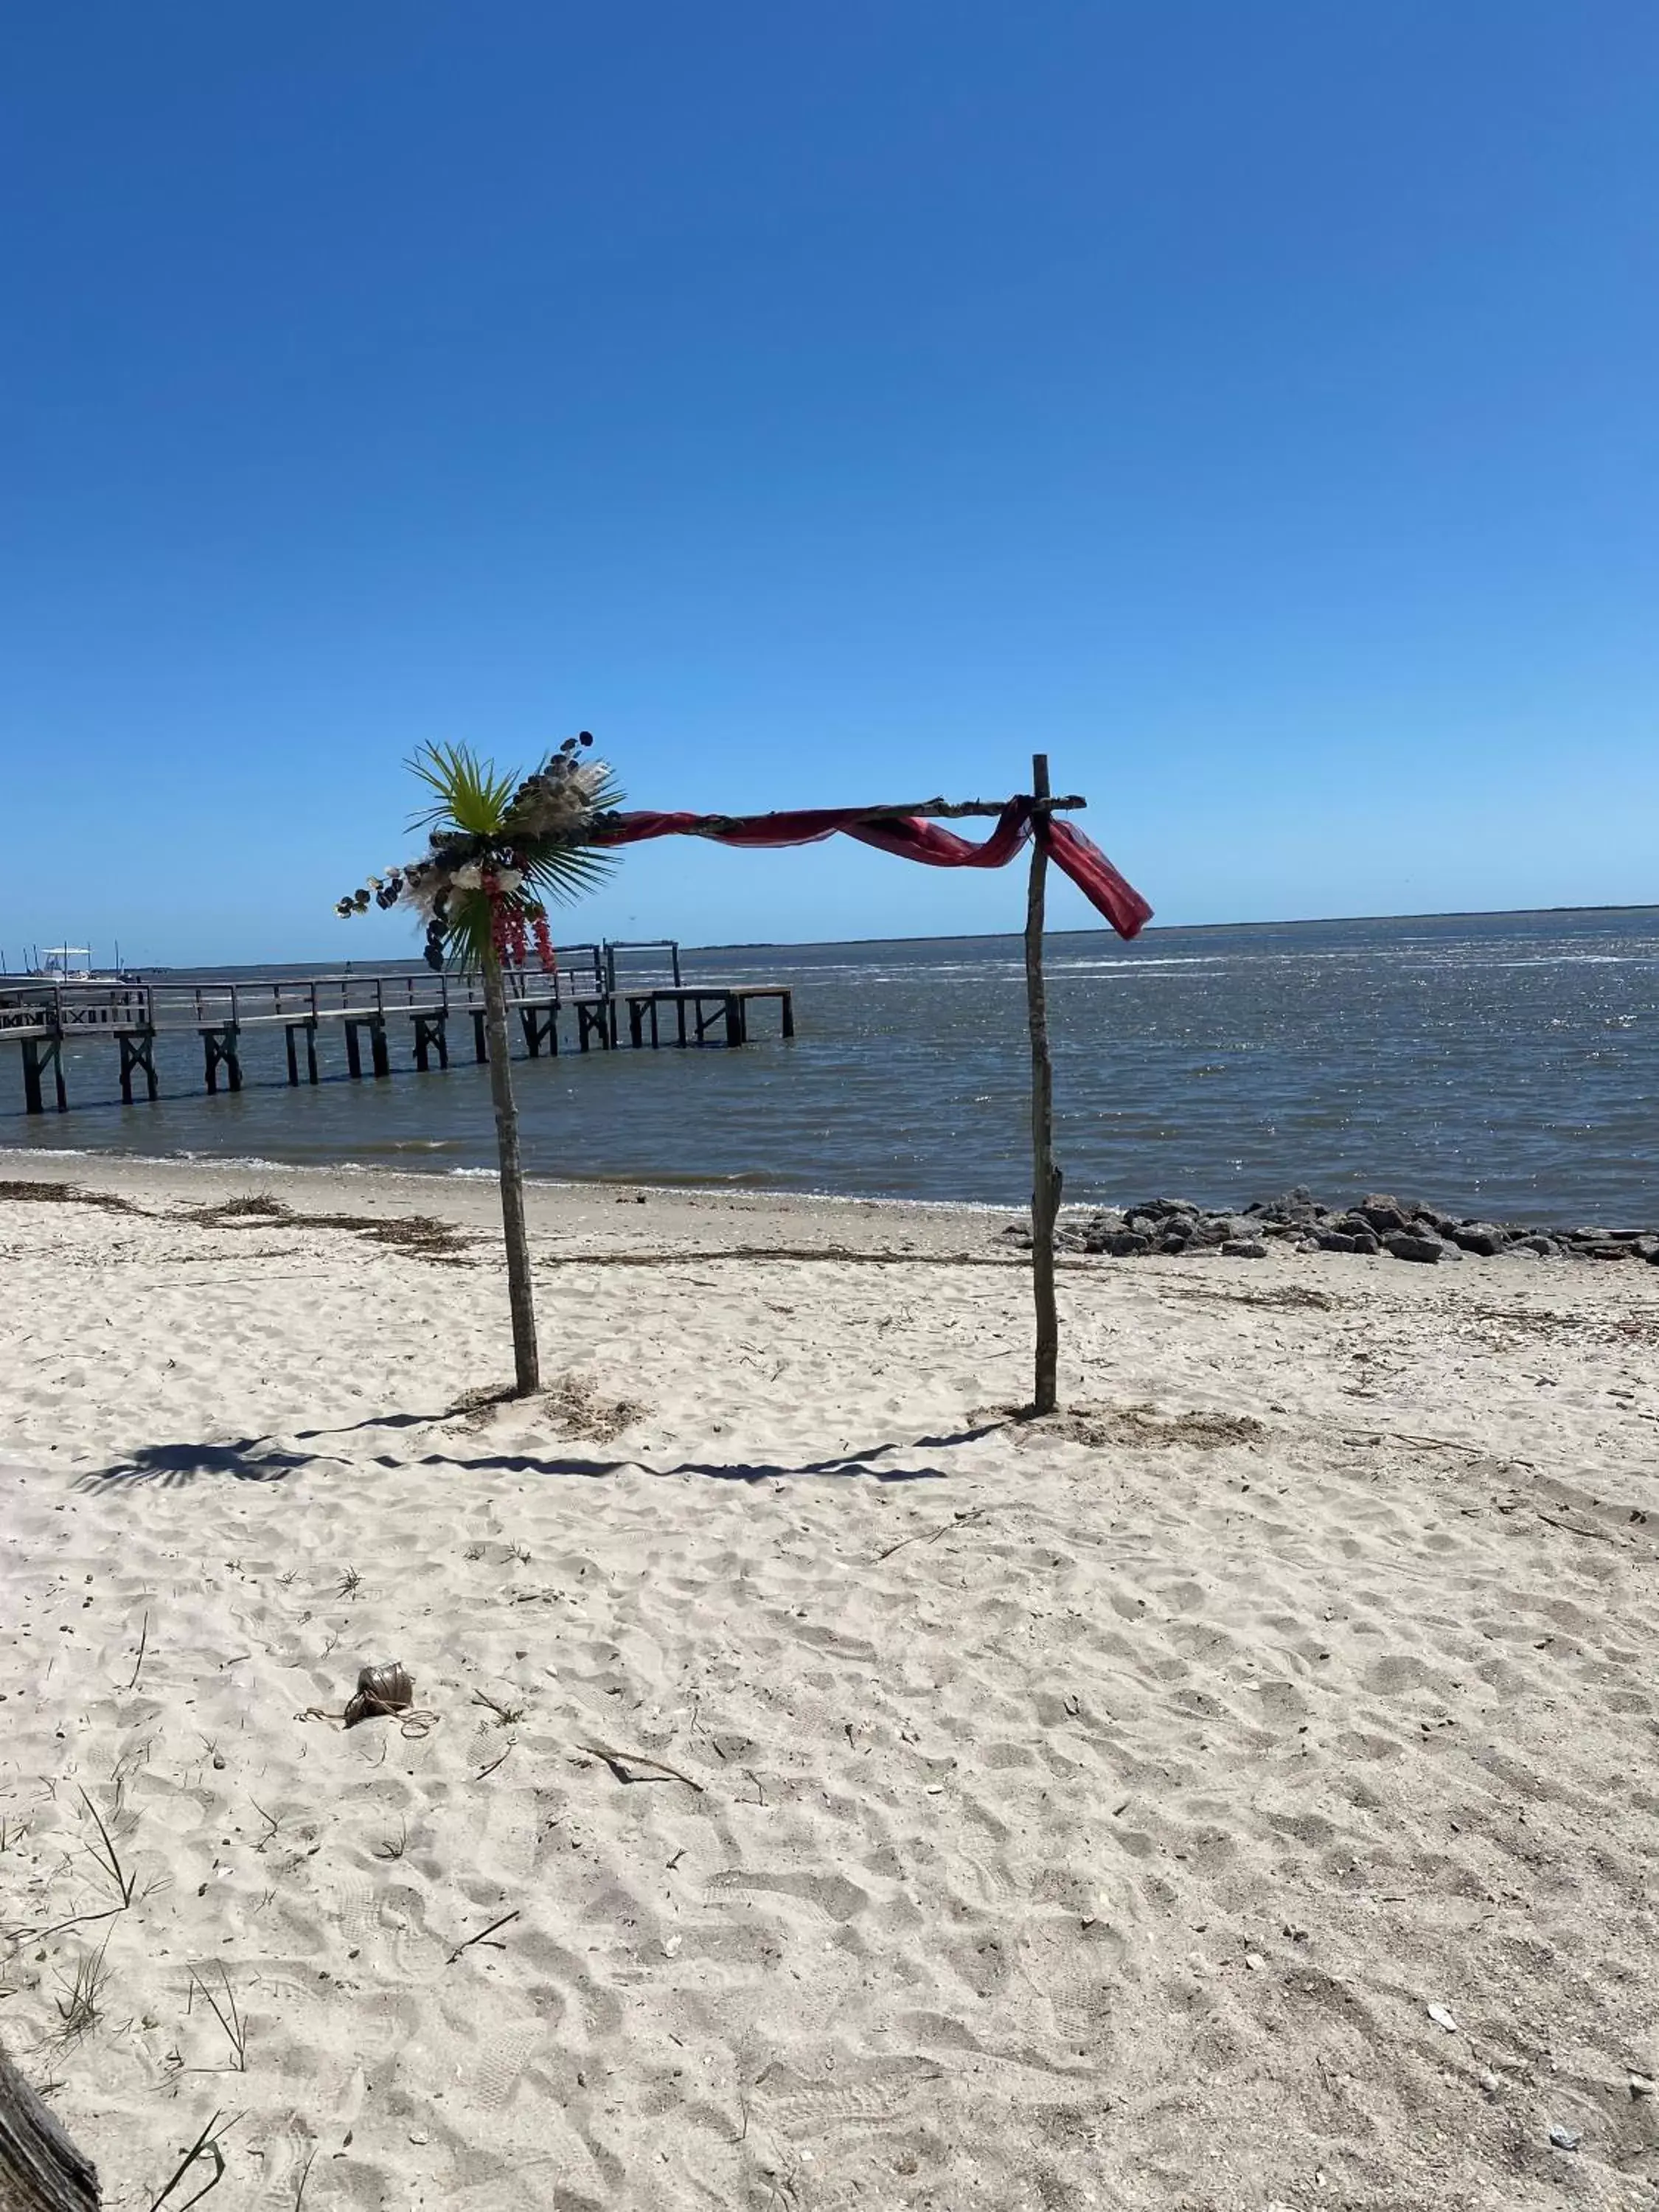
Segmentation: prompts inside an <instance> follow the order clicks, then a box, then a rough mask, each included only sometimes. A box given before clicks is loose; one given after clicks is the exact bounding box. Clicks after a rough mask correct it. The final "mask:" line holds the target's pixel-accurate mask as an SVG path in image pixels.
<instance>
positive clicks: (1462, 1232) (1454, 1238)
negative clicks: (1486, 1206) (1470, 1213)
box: [1445, 1221, 1510, 1260]
mask: <svg viewBox="0 0 1659 2212" xmlns="http://www.w3.org/2000/svg"><path fill="white" fill-rule="evenodd" d="M1445 1234H1446V1235H1447V1236H1448V1237H1449V1238H1450V1239H1451V1242H1452V1243H1454V1244H1455V1245H1456V1246H1457V1247H1458V1249H1459V1250H1460V1251H1463V1252H1474V1253H1475V1254H1477V1255H1479V1256H1480V1258H1481V1259H1483V1260H1495V1259H1496V1258H1497V1257H1498V1254H1499V1253H1500V1252H1504V1251H1506V1250H1507V1249H1509V1241H1510V1240H1509V1238H1508V1237H1506V1236H1505V1235H1504V1231H1502V1230H1501V1229H1499V1228H1498V1227H1497V1226H1496V1225H1494V1224H1493V1223H1492V1222H1490V1221H1457V1222H1454V1223H1453V1224H1452V1225H1451V1227H1450V1228H1449V1230H1448V1231H1446V1232H1445Z"/></svg>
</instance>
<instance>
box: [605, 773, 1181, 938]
mask: <svg viewBox="0 0 1659 2212" xmlns="http://www.w3.org/2000/svg"><path fill="white" fill-rule="evenodd" d="M865 812H866V810H864V809H862V808H859V807H838V806H823V807H812V808H808V809H805V810H803V811H799V812H796V813H793V814H652V813H635V814H618V815H616V816H614V817H612V819H611V824H610V825H609V827H608V829H607V831H606V834H605V836H603V837H600V838H596V839H595V841H594V842H596V843H600V844H607V845H635V844H639V843H641V842H643V841H644V840H645V839H646V838H648V837H706V838H708V839H709V840H710V841H711V842H713V843H714V844H716V845H738V846H743V845H750V846H758V847H765V846H777V845H815V844H817V842H819V841H820V840H821V839H823V838H825V837H830V836H834V835H835V834H836V831H837V830H840V831H841V832H842V833H843V834H844V835H845V836H848V837H856V838H857V839H858V841H859V842H860V844H861V845H873V846H875V847H876V848H877V849H878V851H879V852H883V853H893V854H896V855H897V856H898V858H899V859H901V860H920V861H921V862H922V863H923V864H924V865H925V866H928V867H930V868H1001V867H1006V866H1007V864H1008V862H1009V861H1010V860H1012V859H1013V857H1014V855H1015V854H1017V853H1018V851H1019V850H1020V848H1022V846H1024V842H1025V841H1026V839H1027V838H1028V837H1029V836H1030V834H1031V829H1032V823H1033V821H1034V819H1036V820H1038V821H1040V822H1041V823H1042V824H1043V826H1042V829H1040V831H1039V834H1040V835H1042V836H1045V837H1046V838H1047V840H1048V854H1049V858H1050V859H1051V860H1053V861H1054V866H1056V867H1057V868H1059V869H1060V870H1061V871H1062V872H1064V873H1065V874H1066V875H1067V876H1069V877H1070V878H1071V880H1072V881H1073V883H1074V884H1076V885H1077V887H1078V889H1079V890H1080V891H1081V892H1082V893H1083V896H1085V898H1086V899H1087V900H1088V901H1089V903H1090V904H1091V906H1092V907H1094V908H1096V910H1097V912H1098V913H1100V914H1103V915H1105V917H1106V919H1107V921H1109V922H1110V923H1111V925H1112V927H1113V928H1114V929H1115V930H1116V932H1117V933H1118V935H1119V936H1120V937H1125V938H1127V937H1136V936H1139V933H1140V932H1141V930H1142V929H1143V928H1145V927H1146V924H1147V922H1149V921H1151V920H1152V908H1151V907H1150V906H1149V905H1148V904H1147V903H1146V900H1145V899H1144V898H1142V896H1140V893H1139V891H1138V890H1136V889H1135V888H1134V886H1133V884H1131V883H1129V882H1127V880H1126V878H1124V877H1122V876H1121V875H1120V874H1119V872H1118V871H1117V870H1116V869H1115V867H1114V866H1112V864H1111V862H1110V861H1109V860H1108V859H1107V857H1106V855H1105V854H1104V853H1103V852H1102V851H1101V849H1100V848H1099V846H1098V845H1097V844H1095V843H1094V842H1093V841H1092V840H1091V839H1090V838H1088V837H1085V836H1084V834H1083V832H1082V831H1081V830H1080V829H1074V828H1073V825H1072V824H1071V823H1069V822H1067V821H1065V820H1063V819H1062V818H1061V817H1060V816H1058V815H1047V816H1036V813H1035V810H1034V808H1033V805H1032V803H1031V801H1030V799H1010V800H1009V801H1008V804H1007V805H1006V806H1005V807H1004V808H1003V810H1002V812H1001V813H1000V815H999V816H998V817H997V823H996V827H995V828H994V829H993V830H992V832H991V834H990V836H988V837H987V838H985V839H984V840H983V841H982V842H981V843H979V844H977V845H976V844H975V843H974V842H973V841H972V840H971V839H970V838H967V837H959V836H957V833H956V832H955V830H953V829H945V828H944V827H943V826H942V825H941V824H940V823H937V822H928V821H925V820H923V819H922V818H921V817H920V816H917V815H908V814H907V815H893V816H890V817H887V818H886V819H884V820H883V821H880V822H872V821H869V820H867V819H864V818H861V817H863V816H864V814H865Z"/></svg>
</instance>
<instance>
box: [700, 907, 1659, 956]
mask: <svg viewBox="0 0 1659 2212" xmlns="http://www.w3.org/2000/svg"><path fill="white" fill-rule="evenodd" d="M1575 914H1582V915H1606V914H1659V899H1654V900H1650V901H1647V902H1642V903H1638V904H1634V905H1632V904H1630V903H1627V902H1626V903H1620V904H1615V905H1612V906H1493V907H1453V908H1449V909H1448V910H1447V911H1446V912H1444V913H1433V912H1431V913H1425V914H1320V915H1302V916H1300V917H1299V918H1298V919H1297V920H1295V921H1169V922H1157V921H1154V922H1149V923H1148V924H1147V927H1146V932H1145V934H1146V936H1147V937H1197V936H1200V935H1204V936H1207V935H1210V934H1212V933H1213V932H1215V931H1217V930H1223V929H1336V928H1340V927H1348V926H1352V925H1358V924H1362V923H1367V922H1389V921H1522V920H1524V919H1525V918H1526V917H1527V916H1528V915H1548V916H1549V917H1550V918H1551V919H1552V920H1555V921H1559V919H1560V918H1561V917H1562V916H1563V915H1575ZM1019 934H1020V933H1019V931H1018V930H1017V929H969V930H963V929H951V930H941V931H937V932H934V933H931V934H929V935H927V936H921V937H908V936H907V937H756V938H743V939H732V941H731V942H730V943H727V944H710V945H690V944H686V943H682V945H681V946H680V950H681V951H682V952H793V951H801V950H803V949H805V948H808V947H818V946H835V945H975V944H980V943H982V942H984V941H985V940H986V939H994V938H1001V937H1007V938H1018V936H1019ZM1043 934H1044V936H1045V937H1047V938H1055V937H1109V936H1110V935H1111V932H1110V930H1109V929H1107V928H1104V927H1102V926H1101V925H1100V924H1098V923H1097V924H1096V925H1095V926H1094V927H1091V928H1087V929H1050V930H1046V931H1045V932H1044V933H1043Z"/></svg>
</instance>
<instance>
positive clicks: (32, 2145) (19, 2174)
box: [0, 2050, 101, 2212]
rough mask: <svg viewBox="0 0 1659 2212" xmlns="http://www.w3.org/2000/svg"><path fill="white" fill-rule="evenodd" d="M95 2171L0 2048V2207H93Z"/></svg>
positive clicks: (75, 2211)
mask: <svg viewBox="0 0 1659 2212" xmlns="http://www.w3.org/2000/svg"><path fill="white" fill-rule="evenodd" d="M100 2202H101V2199H100V2197H99V2194H98V2173H97V2169H96V2168H95V2167H94V2165H93V2163H92V2161H91V2160H90V2159H87V2158H83V2157H82V2155H81V2154H80V2152H79V2151H78V2150H76V2148H75V2145H74V2144H73V2143H72V2142H70V2139H69V2137H68V2136H66V2135H65V2134H64V2130H62V2128H60V2127H59V2126H58V2123H57V2121H56V2120H55V2119H53V2118H52V2114H51V2113H50V2112H48V2111H47V2110H46V2106H44V2105H43V2104H42V2103H41V2101H40V2098H39V2097H37V2096H36V2095H35V2093H34V2092H33V2089H31V2088H30V2087H29V2085H28V2083H27V2081H25V2080H24V2079H23V2077H22V2075H21V2074H20V2073H19V2072H18V2071H17V2069H16V2068H15V2066H14V2065H13V2064H12V2063H11V2061H10V2060H9V2058H8V2057H7V2056H6V2054H5V2052H4V2051H3V2050H0V2212H97V2207H98V2205H99V2204H100Z"/></svg>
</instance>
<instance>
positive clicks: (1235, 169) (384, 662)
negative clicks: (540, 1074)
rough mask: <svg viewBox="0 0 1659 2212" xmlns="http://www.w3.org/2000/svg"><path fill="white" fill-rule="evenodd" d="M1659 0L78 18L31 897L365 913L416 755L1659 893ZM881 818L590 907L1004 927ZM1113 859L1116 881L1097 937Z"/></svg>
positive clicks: (39, 462)
mask: <svg viewBox="0 0 1659 2212" xmlns="http://www.w3.org/2000/svg"><path fill="white" fill-rule="evenodd" d="M1656 113H1659V10H1656V9H1654V8H1653V7H1652V5H1651V4H1650V0H1459V4H1457V5H1455V6H1453V7H1447V6H1446V5H1444V4H1443V0H1432V4H1427V3H1426V0H1425V4H1418V0H1387V4H1372V5H1369V6H1360V5H1358V4H1332V0H1257V4H1254V5H1251V6H1249V7H1243V6H1240V5H1239V4H1238V0H1159V3H1158V5H1156V6H1154V5H1151V4H1147V0H1141V4H1139V5H1134V6H1129V5H1116V4H1109V0H1091V4H1069V0H1040V4H1038V5H1036V6H1023V7H1022V6H1016V5H1014V4H1012V0H1003V4H998V5H987V4H981V0H876V4H872V0H842V4H841V5H840V6H838V7H836V9H807V8H788V7H779V6H777V5H776V4H775V0H768V4H764V5H762V4H758V0H738V4H719V5H716V6H714V7H712V8H705V9H688V8H684V7H683V6H679V5H668V4H663V0H641V4H636V5H634V6H632V7H624V8H617V9H592V8H585V9H574V8H569V7H566V6H563V5H562V4H557V0H492V4H491V5H489V6H488V7H484V8H468V9H464V8H462V7H460V6H459V4H454V0H448V4H434V0H352V4H351V5H349V7H341V6H337V5H330V6H324V5H322V4H319V0H288V4H284V5H283V6H282V7H281V8H278V7H276V6H272V5H265V6H239V7H234V8H228V7H225V6H223V5H222V0H213V4H206V0H200V4H197V0H149V4H147V5H145V6H143V7H142V8H140V7H135V6H133V5H131V0H77V4H76V5H75V6H74V7H56V8H54V7H36V8H26V9H15V10H13V11H12V13H11V15H10V18H9V22H8V25H7V29H6V34H5V66H4V69H3V71H0V183H3V188H4V194H5V204H6V205H7V207H8V208H9V210H10V211H11V216H10V220H9V222H8V223H7V224H6V226H5V229H4V234H3V236H0V298H3V301H4V313H5V334H4V340H3V346H0V423H3V451H4V455H5V460H4V467H3V471H0V507H3V528H0V791H3V793H4V794H5V799H4V804H5V809H6V815H7V822H8V829H9V836H8V837H7V867H6V869H5V871H4V872H3V876H0V948H3V949H4V950H5V951H6V952H7V954H8V956H9V957H10V958H11V959H12V960H13V961H14V962H15V959H16V957H17V951H18V948H19V947H20V946H21V944H22V942H23V941H24V940H25V939H40V940H41V941H49V940H50V939H52V938H54V937H56V936H58V935H59V934H61V933H70V934H71V935H73V936H75V937H76V939H81V938H83V937H85V936H88V935H89V936H90V937H91V939H93V941H94V944H95V945H97V946H99V947H100V950H105V951H106V950H107V949H108V947H109V944H110V940H111V939H112V937H113V935H114V934H115V933H119V935H120V937H121V939H122V945H123V950H124V951H125V952H126V953H127V955H128V957H142V958H146V959H150V960H164V959H171V960H190V959H207V958H222V959H229V958H235V957H292V958H310V957H318V958H325V959H328V960H336V959H340V958H343V957H345V956H346V954H347V953H348V951H349V954H350V955H351V957H354V958H357V959H362V958H364V957H369V956H370V955H372V954H374V953H377V952H378V953H385V954H388V955H389V954H392V953H394V952H397V953H402V952H404V951H409V950H411V949H412V939H410V935H409V933H407V931H406V930H405V928H404V926H403V924H402V923H401V922H400V921H398V919H397V918H396V917H380V916H376V917H374V919H373V920H371V921H363V922H359V923H355V924H353V925H351V927H350V929H349V933H348V931H347V929H346V926H345V925H343V924H339V923H337V922H336V921H334V919H333V917H332V915H331V911H330V909H331V902H332V900H333V898H334V897H335V896H337V893H338V892H339V891H340V890H343V889H344V888H346V887H347V886H348V885H349V884H351V883H353V882H355V881H356V879H357V878H358V877H359V875H360V874H361V873H362V872H363V871H364V870H365V869H366V868H368V867H370V866H378V865H380V863H382V862H384V861H386V860H389V859H391V858H392V857H393V856H395V855H397V854H399V853H401V852H402V851H404V850H405V849H407V848H408V841H407V840H405V839H404V837H403V836H402V834H401V828H402V823H403V821H404V817H405V814H406V811H407V809H408V805H409V804H410V793H409V790H408V787H407V784H406V779H405V778H404V775H403V772H402V769H401V765H400V764H401V762H402V760H403V757H404V755H405V754H406V753H407V752H408V751H409V750H410V748H411V747H412V746H413V745H415V744H416V743H418V742H419V741H421V740H422V739H423V738H469V739H471V740H473V741H475V742H476V743H477V744H480V745H481V746H483V747H484V748H486V749H488V750H494V751H495V752H496V753H497V754H499V755H500V756H501V757H503V758H504V759H507V760H509V761H513V762H520V763H528V762H529V761H531V760H532V757H534V756H535V755H536V754H537V752H538V750H539V749H541V748H543V747H544V746H545V745H547V744H550V743H553V742H556V741H557V740H558V739H559V738H562V737H563V736H564V735H566V734H567V733H568V732H571V731H574V729H576V728H578V727H579V726H585V727H587V728H590V729H592V730H593V731H594V732H597V733H598V735H599V739H600V742H601V748H602V750H605V752H606V753H607V754H608V756H609V757H611V758H612V759H614V761H615V762H616V763H617V766H618V768H619V769H620V770H621V772H622V775H623V780H624V781H625V783H626V785H627V787H628V790H629V795H630V797H631V798H632V799H634V800H635V802H636V803H639V804H643V805H687V806H693V807H705V806H706V807H712V808H724V809H746V808H755V809H759V808H762V807H765V806H770V805H799V804H833V803H836V802H838V801H843V800H845V801H866V800H867V801H875V800H882V799H904V798H910V797H917V796H921V795H922V794H925V793H930V792H934V791H941V790H942V791H946V792H949V793H952V794H957V795H962V794H969V795H979V794H981V793H983V794H996V795H1000V793H1004V792H1006V791H1007V790H1010V789H1014V788H1018V787H1021V786H1022V785H1023V784H1024V781H1026V779H1027V775H1028V773H1029V755H1030V750H1032V748H1033V746H1034V745H1036V744H1044V745H1046V747H1047V749H1048V751H1049V752H1050V754H1051V755H1052V757H1053V760H1054V773H1055V775H1056V778H1057V781H1059V782H1060V784H1061V785H1064V786H1066V787H1073V788H1078V789H1081V790H1084V791H1085V792H1087V793H1089V795H1090V797H1091V801H1092V810H1091V815H1090V817H1088V820H1089V823H1090V826H1091V828H1092V829H1093V830H1094V832H1095V834H1096V835H1097V837H1099V838H1100V840H1101V842H1103V843H1104V844H1105V846H1106V847H1107V849H1108V850H1109V852H1111V853H1112V854H1113V855H1114V857H1115V859H1116V860H1118V861H1119V863H1120V865H1121V866H1123V867H1124V868H1125V869H1126V870H1127V872H1129V873H1130V874H1131V875H1132V876H1133V878H1134V879H1135V880H1136V881H1137V882H1138V883H1139V884H1141V885H1142V887H1143V888H1144V889H1145V890H1146V892H1147V894H1148V896H1150V897H1151V898H1152V901H1153V902H1154V904H1155V905H1156V906H1157V908H1158V912H1159V917H1160V919H1161V920H1164V921H1172V922H1175V921H1182V922H1186V921H1218V920H1227V919H1232V918H1267V917H1286V916H1297V915H1327V914H1338V913H1376V912H1389V911H1409V910H1417V911H1420V910H1425V909H1431V908H1478V907H1499V906H1508V905H1532V904H1545V903H1569V902H1603V901H1605V902H1616V901H1640V900H1653V899H1659V868H1656V865H1655V853H1656V846H1659V839H1656V836H1655V829H1656V822H1659V744H1656V741H1655V740H1656V720H1659V704H1656V702H1659V619H1656V615H1659V503H1656V492H1659V467H1656V461H1659V407H1656V401H1655V395H1656V392H1659V252H1656V235H1659V217H1656V214H1655V210H1656V207H1659V131H1656V128H1655V117H1656ZM1019 908H1020V894H1019V889H1018V884H1017V883H1016V882H1015V880H1014V878H1012V876H1008V875H988V876H968V877H962V876H952V875H942V874H937V873H935V872H932V871H927V870H923V869H920V868H915V867H911V866H906V865H905V864H903V863H902V862H899V861H895V860H889V859H886V858H884V857H883V856H881V855H878V854H872V853H866V852H864V851H861V850H860V849H859V848H855V847H853V846H851V845H849V844H848V843H847V842H845V841H836V842H833V843H832V844H830V845H829V846H827V847H823V848H814V849H811V850H809V851H807V852H805V853H796V854H779V855H771V854H769V855H764V856H761V855H752V854H732V853H720V852H716V851H711V850H708V849H705V848H699V847H696V846H695V845H690V844H688V843H685V842H670V843H667V844H663V845H659V846H656V847H653V848H646V849H643V850H641V851H638V852H635V853H634V854H630V855H629V858H628V860H627V863H626V867H625V872H624V873H623V877H622V878H621V879H620V881H619V882H618V883H617V884H616V885H615V886H614V887H613V888H612V889H611V890H608V891H607V892H606V893H605V894H604V895H603V896H602V897H601V898H599V900H597V901H595V902H593V903H592V905H591V906H589V907H588V908H586V909H584V910H582V911H581V912H580V915H579V916H577V917H574V918H573V919H572V920H571V921H568V922H565V923H562V924H561V928H562V932H563V933H564V934H565V935H567V936H569V937H574V936H576V935H587V934H590V933H592V932H594V931H596V930H606V931H610V932H611V933H622V934H628V935H644V934H648V933H656V932H659V931H662V932H671V933H677V934H678V935H681V936H683V937H684V938H686V939H705V940H707V939H757V938H777V939H786V938H793V937H828V936H837V935H860V936H869V935H880V934H885V933H908V932H916V933H948V932H953V931H958V930H961V931H968V930H978V929H991V928H1001V927H1013V926H1015V925H1016V924H1017V923H1018V919H1019ZM1087 918H1088V915H1087V909H1086V908H1084V907H1083V905H1082V902H1081V901H1080V900H1079V898H1078V897H1077V896H1076V895H1075V894H1074V893H1073V892H1072V891H1071V890H1069V887H1065V888H1062V890H1060V892H1059V893H1058V894H1057V896H1056V899H1055V913H1054V919H1055V921H1056V924H1057V926H1061V927H1066V926H1073V927H1075V926H1079V925H1081V924H1082V923H1084V922H1085V921H1086V920H1087Z"/></svg>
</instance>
